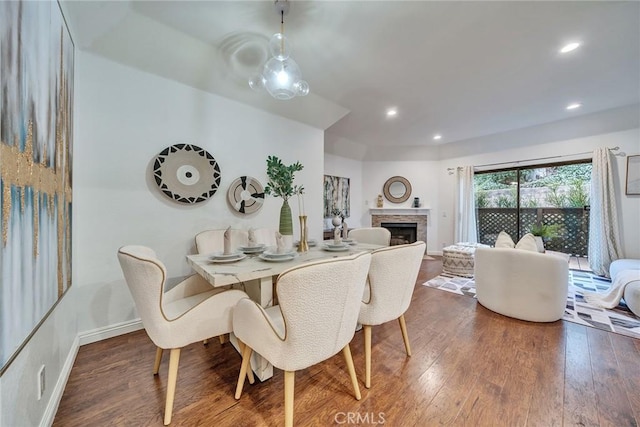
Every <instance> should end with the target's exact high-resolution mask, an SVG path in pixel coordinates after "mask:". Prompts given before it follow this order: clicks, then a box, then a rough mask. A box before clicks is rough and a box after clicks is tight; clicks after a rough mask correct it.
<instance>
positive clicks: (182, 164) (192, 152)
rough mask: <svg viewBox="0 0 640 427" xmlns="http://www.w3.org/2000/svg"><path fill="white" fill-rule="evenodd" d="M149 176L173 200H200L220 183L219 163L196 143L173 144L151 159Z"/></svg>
mask: <svg viewBox="0 0 640 427" xmlns="http://www.w3.org/2000/svg"><path fill="white" fill-rule="evenodd" d="M153 179H154V180H155V181H156V184H158V187H159V188H160V191H162V193H163V194H164V195H165V196H167V197H168V198H170V199H171V200H173V201H175V202H179V203H187V204H193V203H198V202H204V201H205V200H207V199H208V198H209V197H211V196H213V195H214V194H215V192H216V191H217V190H218V187H219V186H220V166H218V162H216V159H214V158H213V156H212V155H211V154H209V153H208V152H207V151H206V150H204V149H202V148H200V147H198V146H197V145H192V144H175V145H172V146H170V147H167V148H165V149H164V150H162V151H161V152H160V154H158V155H157V156H156V158H155V159H154V161H153Z"/></svg>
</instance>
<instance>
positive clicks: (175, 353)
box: [164, 348, 180, 426]
mask: <svg viewBox="0 0 640 427" xmlns="http://www.w3.org/2000/svg"><path fill="white" fill-rule="evenodd" d="M179 364H180V349H179V348H172V349H171V354H170V356H169V377H168V379H167V401H166V403H165V405H164V425H166V426H168V425H169V424H171V415H172V414H173V398H174V396H175V394H176V381H177V379H178V365H179Z"/></svg>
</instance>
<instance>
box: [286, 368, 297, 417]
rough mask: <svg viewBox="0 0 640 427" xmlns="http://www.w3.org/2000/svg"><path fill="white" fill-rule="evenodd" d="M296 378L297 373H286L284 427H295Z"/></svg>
mask: <svg viewBox="0 0 640 427" xmlns="http://www.w3.org/2000/svg"><path fill="white" fill-rule="evenodd" d="M295 378H296V372H295V371H284V427H293V395H294V393H293V389H294V384H295Z"/></svg>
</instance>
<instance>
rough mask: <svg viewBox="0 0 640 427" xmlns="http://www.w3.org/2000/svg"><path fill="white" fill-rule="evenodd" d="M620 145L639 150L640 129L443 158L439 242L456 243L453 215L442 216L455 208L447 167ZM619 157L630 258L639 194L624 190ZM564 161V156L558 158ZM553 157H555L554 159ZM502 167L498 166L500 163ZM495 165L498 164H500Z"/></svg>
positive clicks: (634, 253) (637, 235)
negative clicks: (628, 192) (635, 194)
mask: <svg viewBox="0 0 640 427" xmlns="http://www.w3.org/2000/svg"><path fill="white" fill-rule="evenodd" d="M616 146H619V147H620V151H623V152H625V153H626V154H628V155H633V154H640V129H631V130H626V131H621V132H614V133H609V134H603V135H595V136H590V137H585V138H577V139H570V140H563V141H556V142H552V143H547V144H541V145H534V146H529V147H520V148H515V149H511V150H502V151H494V152H488V153H485V154H476V155H473V156H466V157H457V158H451V159H447V160H442V161H441V162H440V163H441V164H440V166H439V168H438V176H437V178H436V179H437V181H438V182H439V185H440V187H441V191H440V198H439V200H438V210H439V213H438V215H439V216H440V227H439V228H438V242H439V244H440V245H443V244H451V243H453V230H454V226H453V224H454V223H453V218H452V217H451V215H448V216H447V218H442V214H443V213H445V212H446V213H451V212H453V206H454V194H455V191H454V190H455V181H454V175H449V174H448V172H447V168H450V167H451V168H455V167H457V166H465V165H474V166H477V165H484V164H492V163H500V162H515V161H518V160H526V159H535V158H539V157H548V156H567V157H564V159H566V160H572V159H579V158H582V159H585V158H591V155H590V154H582V155H577V156H571V155H575V154H577V153H584V152H591V151H593V149H595V148H598V147H616ZM614 158H615V159H616V164H615V168H616V170H615V171H614V173H615V176H616V193H617V195H618V201H619V208H618V216H619V217H620V229H621V240H622V245H623V248H624V256H625V257H627V258H640V221H639V220H638V218H640V196H627V195H625V194H624V189H625V186H624V181H625V173H626V170H627V166H626V162H627V159H626V157H614ZM555 160H557V161H562V160H563V159H555ZM555 160H554V161H555ZM497 167H499V166H497ZM497 167H496V168H497Z"/></svg>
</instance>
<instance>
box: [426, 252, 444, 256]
mask: <svg viewBox="0 0 640 427" xmlns="http://www.w3.org/2000/svg"><path fill="white" fill-rule="evenodd" d="M427 255H431V256H434V255H435V256H442V251H428V252H427Z"/></svg>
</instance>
